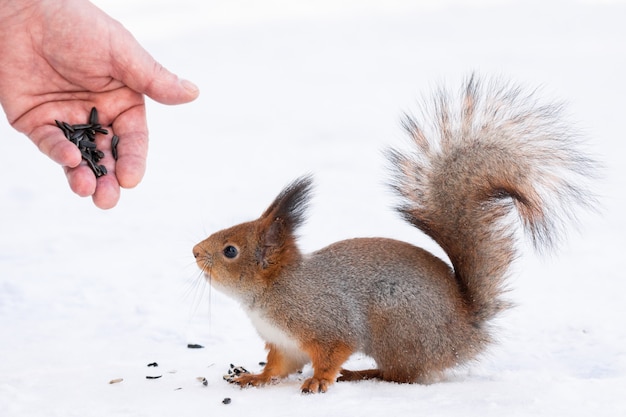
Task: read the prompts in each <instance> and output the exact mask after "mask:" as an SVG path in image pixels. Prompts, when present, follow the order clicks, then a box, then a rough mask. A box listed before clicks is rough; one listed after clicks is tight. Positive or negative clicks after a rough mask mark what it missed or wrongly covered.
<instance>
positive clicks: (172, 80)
mask: <svg viewBox="0 0 626 417" xmlns="http://www.w3.org/2000/svg"><path fill="white" fill-rule="evenodd" d="M122 34H123V36H122V37H120V38H118V40H119V42H118V44H117V45H115V42H114V44H113V45H112V47H113V50H114V51H120V52H119V53H118V54H112V56H113V59H114V62H113V63H112V64H113V68H114V71H115V74H114V75H115V78H117V79H119V80H121V81H122V82H123V83H124V84H126V85H127V86H128V87H130V88H131V89H133V90H135V91H137V92H138V93H140V94H145V95H147V96H148V97H150V98H151V99H153V100H155V101H158V102H159V103H162V104H183V103H188V102H190V101H192V100H194V99H196V97H198V94H199V93H200V90H199V89H198V87H197V86H196V85H195V84H193V83H192V82H191V81H188V80H185V79H182V78H179V77H178V76H177V75H176V74H174V73H172V72H170V71H168V70H167V69H166V68H165V67H163V66H162V65H161V64H159V63H158V62H157V61H156V60H155V59H154V58H153V57H152V56H151V55H150V54H149V53H148V52H147V51H146V50H145V49H143V47H142V46H141V45H139V43H138V42H137V41H136V40H135V38H134V37H133V35H132V34H131V33H130V32H128V31H127V30H125V29H124V30H122Z"/></svg>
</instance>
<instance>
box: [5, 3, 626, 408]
mask: <svg viewBox="0 0 626 417" xmlns="http://www.w3.org/2000/svg"><path fill="white" fill-rule="evenodd" d="M97 4H98V5H99V6H100V7H101V8H103V9H104V10H105V11H107V12H108V13H109V14H111V15H112V16H113V17H115V18H116V19H118V20H120V21H121V22H123V23H124V25H125V26H126V27H127V28H129V29H130V30H131V31H132V32H133V33H134V34H135V36H136V37H137V38H138V40H139V41H140V42H141V43H142V44H143V45H144V46H145V47H146V48H147V49H148V50H149V51H150V52H151V53H152V54H153V55H154V56H155V58H157V59H158V60H159V61H160V62H161V63H162V64H164V65H165V66H166V67H168V68H169V69H171V70H172V71H174V72H177V73H178V74H180V75H181V76H183V77H185V78H189V79H191V80H192V81H194V82H195V83H197V84H198V85H199V87H200V89H201V95H200V97H199V99H198V100H197V101H195V102H193V103H191V104H187V105H184V106H178V107H167V106H163V105H159V104H156V103H154V102H151V101H149V102H148V117H149V125H150V130H151V149H150V156H149V160H148V162H149V165H148V171H147V173H146V176H145V179H144V181H143V182H142V183H141V184H140V186H139V187H138V188H136V189H134V190H126V191H124V192H123V194H122V199H121V201H120V203H119V205H118V206H117V207H116V208H114V209H113V210H110V211H100V210H98V209H96V208H95V207H94V206H93V205H92V203H91V201H90V199H80V198H79V197H76V196H75V195H73V194H72V193H71V192H70V190H69V187H68V186H67V184H66V180H65V178H64V176H63V172H62V170H61V168H60V167H58V166H56V165H55V164H54V163H52V162H51V161H49V160H48V159H47V158H46V157H45V156H43V155H42V154H40V153H39V152H38V151H37V149H36V148H35V147H34V146H33V145H32V144H31V143H30V142H29V140H28V139H27V138H26V137H25V136H22V135H21V134H19V133H17V132H16V131H14V130H12V129H11V127H10V126H9V125H8V123H6V121H3V122H2V123H0V415H2V416H81V417H84V416H174V415H175V416H198V415H225V414H226V413H236V415H244V413H254V415H263V416H265V415H267V416H282V415H289V416H292V415H299V416H306V415H341V416H344V415H356V414H358V415H361V416H369V415H383V414H384V415H400V413H405V412H410V413H411V414H410V415H437V416H455V415H463V416H465V417H469V416H481V417H484V416H503V415H506V416H526V415H532V416H557V415H567V416H589V415H594V416H617V415H624V414H625V413H626V396H625V395H624V392H626V391H625V389H626V326H625V325H624V319H625V318H626V307H625V304H626V303H625V299H626V295H625V294H626V282H625V281H626V280H625V279H624V278H625V277H624V272H623V256H624V249H626V239H625V237H624V236H625V235H626V221H625V216H624V208H623V206H624V203H625V202H626V196H625V194H624V191H625V180H626V168H625V167H626V165H625V164H624V162H623V161H624V153H625V151H626V145H625V143H626V138H625V137H624V131H625V124H624V119H625V116H626V114H625V107H626V106H625V105H624V97H626V81H625V79H624V74H626V25H624V22H625V21H626V4H624V2H622V1H591V0H589V1H586V2H556V1H537V2H528V1H524V2H497V1H495V0H494V1H467V2H461V1H444V2H440V1H434V0H432V1H422V2H420V1H400V0H397V1H388V0H385V1H365V2H364V1H339V2H337V1H315V2H313V1H311V2H294V1H252V0H242V1H208V2H205V1H199V0H195V1H194V0H178V1H165V0H163V1H154V0H150V1H148V0H141V1H105V0H101V1H98V2H97ZM470 71H477V72H479V73H481V74H486V75H497V76H504V77H507V78H510V79H512V80H514V81H515V82H519V83H521V84H523V85H528V86H529V87H531V88H532V87H535V86H542V87H543V89H542V90H541V92H542V93H541V94H542V95H543V97H545V98H546V99H547V100H552V99H558V100H564V101H566V102H567V103H568V109H569V115H570V119H571V120H572V121H573V122H575V123H576V125H577V126H578V128H580V129H581V130H582V131H583V132H584V134H585V136H586V137H587V138H588V140H589V144H590V150H591V151H592V153H593V154H594V155H595V156H597V158H598V159H600V160H602V161H603V163H604V171H603V175H604V177H603V179H602V180H600V181H598V182H597V183H596V186H595V191H596V192H597V193H598V194H599V195H600V196H601V200H602V211H601V212H600V214H595V215H585V216H583V220H582V225H581V228H580V232H573V233H572V234H571V236H569V239H568V240H567V243H566V244H565V245H563V247H562V248H561V250H560V251H559V252H557V253H556V254H555V255H553V256H548V257H538V256H537V255H535V254H534V253H532V251H531V250H529V249H528V248H524V251H523V257H522V258H521V260H520V261H519V262H518V263H517V264H516V265H515V268H514V273H513V276H512V279H511V280H510V282H509V284H510V288H511V292H510V295H509V297H510V299H512V300H513V301H514V302H515V303H517V307H516V308H515V309H513V310H510V311H509V312H507V313H506V314H504V315H502V316H501V317H500V318H499V319H498V320H497V325H498V327H499V329H500V332H499V339H500V342H499V344H497V345H495V346H493V347H492V348H491V349H490V350H489V352H488V354H486V355H485V356H484V357H482V358H481V359H480V360H479V361H477V362H476V363H473V364H471V365H469V366H467V367H464V368H461V369H456V370H453V371H451V372H450V373H449V374H448V375H447V378H446V379H445V380H444V381H442V382H440V383H436V384H433V385H429V386H420V385H397V384H390V383H383V382H376V381H367V382H361V383H341V384H336V385H334V386H333V387H332V388H331V389H330V390H329V392H328V393H326V394H324V395H314V396H304V395H301V394H300V393H299V390H298V388H299V386H300V380H299V379H300V378H302V376H294V377H292V378H290V379H289V380H287V381H284V382H282V383H280V384H277V385H273V386H270V387H265V388H262V389H247V390H241V389H239V388H238V387H235V386H231V385H228V384H227V383H225V382H224V381H222V379H221V378H222V375H223V374H224V373H225V372H226V370H227V369H228V365H229V364H230V363H234V364H236V365H244V366H246V367H248V368H249V369H250V370H254V371H256V370H258V369H259V368H260V366H259V365H258V362H259V361H261V360H263V359H264V350H263V342H262V341H261V340H260V339H259V338H258V336H257V335H256V334H255V332H254V330H253V329H252V327H251V326H250V324H249V323H248V320H247V318H246V317H245V316H244V315H243V313H242V311H241V309H240V308H239V306H238V305H237V304H236V303H235V302H233V301H231V300H229V299H227V298H225V297H224V296H222V295H221V294H219V293H217V292H215V291H211V290H210V289H209V287H208V286H207V285H206V284H205V283H204V282H203V279H202V278H201V276H200V274H199V272H198V270H197V268H196V266H195V264H194V261H193V257H192V256H191V248H192V246H193V244H195V243H196V242H197V241H199V240H201V239H203V238H204V237H206V236H207V235H208V234H209V233H211V232H213V231H216V230H218V229H221V228H224V227H227V226H231V225H233V224H235V223H238V222H241V221H244V220H250V219H252V218H255V217H256V216H258V215H259V214H260V213H261V212H262V210H264V208H265V206H266V205H267V204H269V203H270V202H271V200H272V199H273V198H274V196H275V195H276V194H277V193H278V192H279V191H280V189H281V187H282V186H284V185H285V184H286V183H288V182H289V181H291V180H292V179H293V178H295V177H297V176H299V175H301V174H304V173H308V172H311V173H313V174H314V175H315V177H316V183H317V188H316V195H315V199H314V201H313V204H312V210H311V213H310V215H311V216H310V220H309V221H308V223H307V224H306V226H305V227H303V228H302V230H301V236H302V238H301V245H302V248H303V250H305V251H309V250H313V249H317V248H320V247H322V246H324V245H326V244H328V243H331V242H333V241H335V240H338V239H342V238H348V237H354V236H386V237H394V238H398V239H404V240H407V241H410V242H412V243H415V244H417V245H421V246H425V247H426V248H428V249H429V250H432V251H434V252H435V253H437V254H439V255H441V251H440V249H438V248H437V247H436V246H435V245H434V244H433V243H432V242H431V241H429V240H428V239H427V238H425V237H424V236H423V235H421V234H420V233H419V232H418V231H416V230H414V229H412V228H411V227H409V226H407V225H405V224H404V223H403V222H402V221H401V220H400V219H399V218H398V216H397V215H396V214H395V213H394V212H393V210H392V209H391V207H392V205H393V201H394V200H393V196H392V195H391V193H390V191H389V190H388V188H387V187H386V186H385V181H386V169H385V161H384V158H383V156H382V152H381V151H382V150H383V149H384V148H385V147H386V146H388V145H397V144H401V143H403V142H402V141H403V140H404V139H403V133H402V130H401V129H400V127H399V120H400V116H401V114H402V113H403V112H405V111H409V112H410V111H411V110H412V109H414V108H415V104H416V102H417V99H419V98H420V97H421V96H422V95H423V94H427V93H428V92H430V91H431V89H432V88H433V87H434V86H435V85H437V84H439V83H441V82H443V83H446V84H447V85H450V86H456V85H460V83H461V81H462V80H463V79H464V78H465V77H466V76H467V75H468V74H469V72H470ZM310 308H315V306H310ZM187 343H199V344H202V345H204V346H205V348H204V349H199V350H191V349H187V347H186V346H187ZM155 361H156V362H158V363H159V365H160V366H159V367H158V368H148V367H147V366H146V365H147V364H148V363H151V362H155ZM348 365H349V367H352V368H359V367H367V366H370V365H371V362H370V361H369V360H368V359H367V358H364V357H361V356H355V357H354V358H353V359H352V360H351V361H350V363H349V364H348ZM309 372H310V368H305V371H304V373H305V375H304V376H306V375H307V373H309ZM147 375H162V378H160V379H157V380H147V379H146V378H145V377H146V376H147ZM196 377H206V378H207V380H208V386H206V387H205V386H203V385H202V384H201V383H199V382H198V381H197V380H196ZM113 378H123V379H124V381H123V382H122V383H119V384H115V385H110V384H109V383H108V382H109V380H111V379H113ZM178 388H180V389H178ZM225 397H230V398H232V403H231V404H230V405H223V404H222V399H223V398H225Z"/></svg>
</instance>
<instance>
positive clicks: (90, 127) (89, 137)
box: [54, 107, 119, 178]
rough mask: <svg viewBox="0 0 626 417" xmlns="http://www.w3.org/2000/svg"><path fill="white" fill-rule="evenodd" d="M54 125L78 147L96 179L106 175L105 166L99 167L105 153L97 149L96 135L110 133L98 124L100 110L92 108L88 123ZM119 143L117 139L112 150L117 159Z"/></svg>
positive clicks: (56, 121) (57, 121) (59, 123)
mask: <svg viewBox="0 0 626 417" xmlns="http://www.w3.org/2000/svg"><path fill="white" fill-rule="evenodd" d="M54 123H55V124H56V125H57V127H58V128H59V129H61V131H63V134H64V135H65V137H66V138H67V139H68V140H69V141H70V142H72V143H73V144H74V145H76V146H77V147H78V149H79V150H80V153H81V156H82V157H83V159H84V160H85V161H86V162H87V165H88V166H89V168H91V170H92V171H93V173H94V174H95V175H96V178H97V177H101V176H103V175H106V173H107V168H106V167H105V166H104V165H98V162H99V161H100V160H101V159H102V158H104V152H102V151H100V150H98V149H97V148H96V133H101V134H103V135H108V134H109V131H108V130H107V129H104V128H103V127H102V125H101V124H100V123H98V110H97V109H96V108H95V107H92V109H91V111H90V112H89V120H88V122H87V123H79V124H75V125H70V124H69V123H67V122H61V121H59V120H55V121H54ZM115 138H117V136H114V139H115ZM117 141H119V138H117V139H115V146H113V144H112V148H115V149H112V153H113V157H114V158H115V159H117V149H116V148H117Z"/></svg>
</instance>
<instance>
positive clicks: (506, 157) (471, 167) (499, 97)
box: [193, 74, 597, 393]
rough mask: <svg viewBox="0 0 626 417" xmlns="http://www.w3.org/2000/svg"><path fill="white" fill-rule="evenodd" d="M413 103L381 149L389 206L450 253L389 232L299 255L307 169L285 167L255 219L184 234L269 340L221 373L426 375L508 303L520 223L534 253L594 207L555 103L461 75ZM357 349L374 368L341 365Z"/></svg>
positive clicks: (471, 349) (312, 387)
mask: <svg viewBox="0 0 626 417" xmlns="http://www.w3.org/2000/svg"><path fill="white" fill-rule="evenodd" d="M429 103H430V106H429ZM422 109H423V110H424V112H423V114H424V115H428V114H429V112H430V113H432V114H430V117H429V118H430V120H431V121H430V123H428V120H427V122H425V123H424V124H420V123H419V122H418V120H417V119H416V118H414V117H412V116H408V115H405V117H404V118H403V121H402V124H403V127H404V128H405V130H406V131H407V132H408V134H409V136H410V139H411V141H410V146H411V150H409V151H401V150H398V149H397V148H395V149H390V150H389V151H388V152H387V157H388V160H389V161H390V165H391V171H392V172H391V180H390V182H389V185H390V186H391V188H392V189H393V190H394V191H395V193H396V194H397V196H398V199H399V202H398V205H397V207H396V209H397V211H399V213H400V214H401V215H402V216H403V218H404V219H406V221H407V222H408V223H410V224H411V225H413V226H414V227H416V228H418V229H420V230H421V231H422V232H423V233H425V234H426V235H428V236H430V237H431V238H432V239H433V240H434V241H435V242H436V243H437V244H438V245H439V246H440V247H441V248H442V249H443V250H444V251H445V254H446V255H447V257H448V260H449V262H447V261H444V260H442V259H440V258H439V257H436V256H435V255H433V254H431V253H429V252H427V251H426V250H424V249H421V248H419V247H416V246H414V245H412V244H409V243H406V242H402V241H398V240H393V239H388V238H354V239H348V240H343V241H339V242H336V243H333V244H331V245H329V246H327V247H325V248H323V249H320V250H317V251H315V252H312V253H308V254H303V253H301V251H300V250H299V249H298V245H297V239H296V235H295V232H296V229H297V228H298V226H300V225H301V224H302V223H303V222H304V220H305V212H306V208H307V206H308V204H309V200H310V197H311V192H312V188H313V180H312V178H311V176H310V175H308V176H303V177H301V178H299V179H297V180H295V181H294V182H292V183H291V184H290V185H288V186H287V187H286V188H285V189H284V190H283V191H282V192H280V194H279V195H278V196H277V197H276V199H275V200H274V202H273V203H272V204H271V205H270V206H269V207H268V208H267V209H266V210H265V212H264V213H263V214H262V215H261V217H260V218H258V219H257V220H254V221H250V222H246V223H243V224H239V225H236V226H233V227H231V228H228V229H225V230H222V231H219V232H216V233H214V234H213V235H211V236H210V237H208V238H207V239H206V240H204V241H202V242H200V243H198V244H197V245H195V246H194V248H193V255H194V256H195V259H196V263H197V265H198V266H199V267H200V269H201V270H202V271H203V272H204V275H205V277H206V279H207V280H208V281H209V282H210V285H212V286H213V287H214V288H216V289H218V290H220V291H222V292H223V293H225V294H226V295H228V296H230V297H232V298H234V299H235V300H237V301H239V303H241V305H242V307H243V308H244V310H245V311H246V312H247V314H248V316H249V318H250V319H251V321H252V323H253V325H254V327H255V328H256V330H257V331H258V333H259V335H260V336H261V337H262V338H263V339H264V341H265V342H266V348H267V350H268V354H267V361H266V364H265V366H264V368H263V370H262V371H261V372H260V373H258V374H252V373H241V374H239V375H238V376H236V377H235V378H233V381H231V382H235V383H237V384H239V385H241V386H242V387H243V386H261V385H265V384H267V383H269V382H271V381H274V380H277V379H280V378H284V377H287V376H288V375H290V374H292V373H294V372H296V371H300V370H301V369H302V367H303V366H304V365H306V364H309V363H310V364H311V365H312V368H313V375H312V377H310V378H308V379H306V380H305V381H304V383H303V384H302V387H301V390H302V392H305V393H315V392H326V390H327V389H328V388H329V386H330V385H331V384H333V383H334V382H335V381H354V380H361V379H369V378H376V379H381V380H384V381H393V382H398V383H429V382H432V381H433V379H434V378H435V377H438V376H441V375H442V374H443V371H444V370H446V369H449V368H452V367H455V366H457V365H460V364H464V363H467V362H468V361H471V360H473V359H475V358H476V357H477V355H479V354H480V353H482V352H483V351H484V350H485V348H486V347H487V346H488V345H489V344H490V343H491V342H492V339H493V335H492V331H491V329H490V326H489V322H490V320H491V319H492V318H493V317H494V316H495V315H497V314H498V313H500V312H501V311H503V310H504V309H507V308H508V307H510V305H509V303H508V302H507V301H506V300H503V299H502V294H503V292H504V282H505V280H506V278H507V275H508V273H509V267H510V265H511V264H512V262H513V260H514V258H516V257H517V256H518V249H517V240H518V239H517V236H516V235H517V231H518V229H519V227H518V223H521V225H522V226H523V229H524V230H525V231H526V232H527V234H528V235H529V237H530V238H531V241H532V242H533V244H534V246H535V248H536V249H537V250H538V251H543V250H546V249H550V248H552V247H554V246H555V244H556V243H557V241H558V240H559V238H560V236H561V235H562V234H563V233H562V232H564V231H565V230H564V229H565V228H566V227H569V226H570V225H571V224H572V223H575V222H576V220H577V212H578V210H577V209H578V208H591V209H594V208H595V200H596V199H595V198H594V196H593V193H592V192H590V187H589V185H588V181H587V180H588V179H589V178H592V177H593V175H594V173H595V171H596V167H597V164H596V162H595V161H594V159H593V158H591V157H589V156H588V155H586V153H585V152H584V151H583V150H582V149H581V146H580V145H581V141H580V140H579V137H578V135H577V134H576V132H574V130H573V129H572V128H571V127H570V125H569V124H566V123H565V121H563V120H562V115H561V113H562V106H561V105H559V104H552V103H550V104H547V105H541V104H539V103H538V101H537V100H536V99H535V93H534V92H533V93H526V92H525V91H524V89H522V88H520V87H518V86H515V85H513V84H511V83H509V82H502V81H498V80H494V79H487V80H485V79H481V78H480V77H478V76H476V75H475V74H472V75H471V76H470V77H468V79H467V80H466V81H465V82H464V83H463V88H462V89H461V91H460V93H459V94H452V93H451V92H450V91H449V90H446V89H444V88H442V89H439V90H437V92H436V93H435V94H434V98H433V100H432V102H428V101H426V105H425V106H423V108H422ZM515 212H517V214H518V215H519V216H518V217H519V220H520V222H518V219H517V218H516V216H514V215H512V214H514V213H515ZM355 352H361V353H363V354H365V355H367V356H369V357H371V358H372V359H373V360H374V361H375V362H376V368H375V369H369V370H362V371H349V370H347V369H342V365H343V363H344V362H345V361H346V360H347V359H348V358H349V357H350V356H351V355H352V354H353V353H355Z"/></svg>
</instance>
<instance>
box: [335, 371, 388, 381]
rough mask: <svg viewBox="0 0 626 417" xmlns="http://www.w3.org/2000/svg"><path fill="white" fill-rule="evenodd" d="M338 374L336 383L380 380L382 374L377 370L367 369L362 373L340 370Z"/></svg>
mask: <svg viewBox="0 0 626 417" xmlns="http://www.w3.org/2000/svg"><path fill="white" fill-rule="evenodd" d="M339 374H340V375H339V377H338V378H337V382H346V381H364V380H366V379H382V372H381V371H380V370H379V369H368V370H363V371H349V370H347V369H342V370H341V371H340V372H339Z"/></svg>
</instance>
